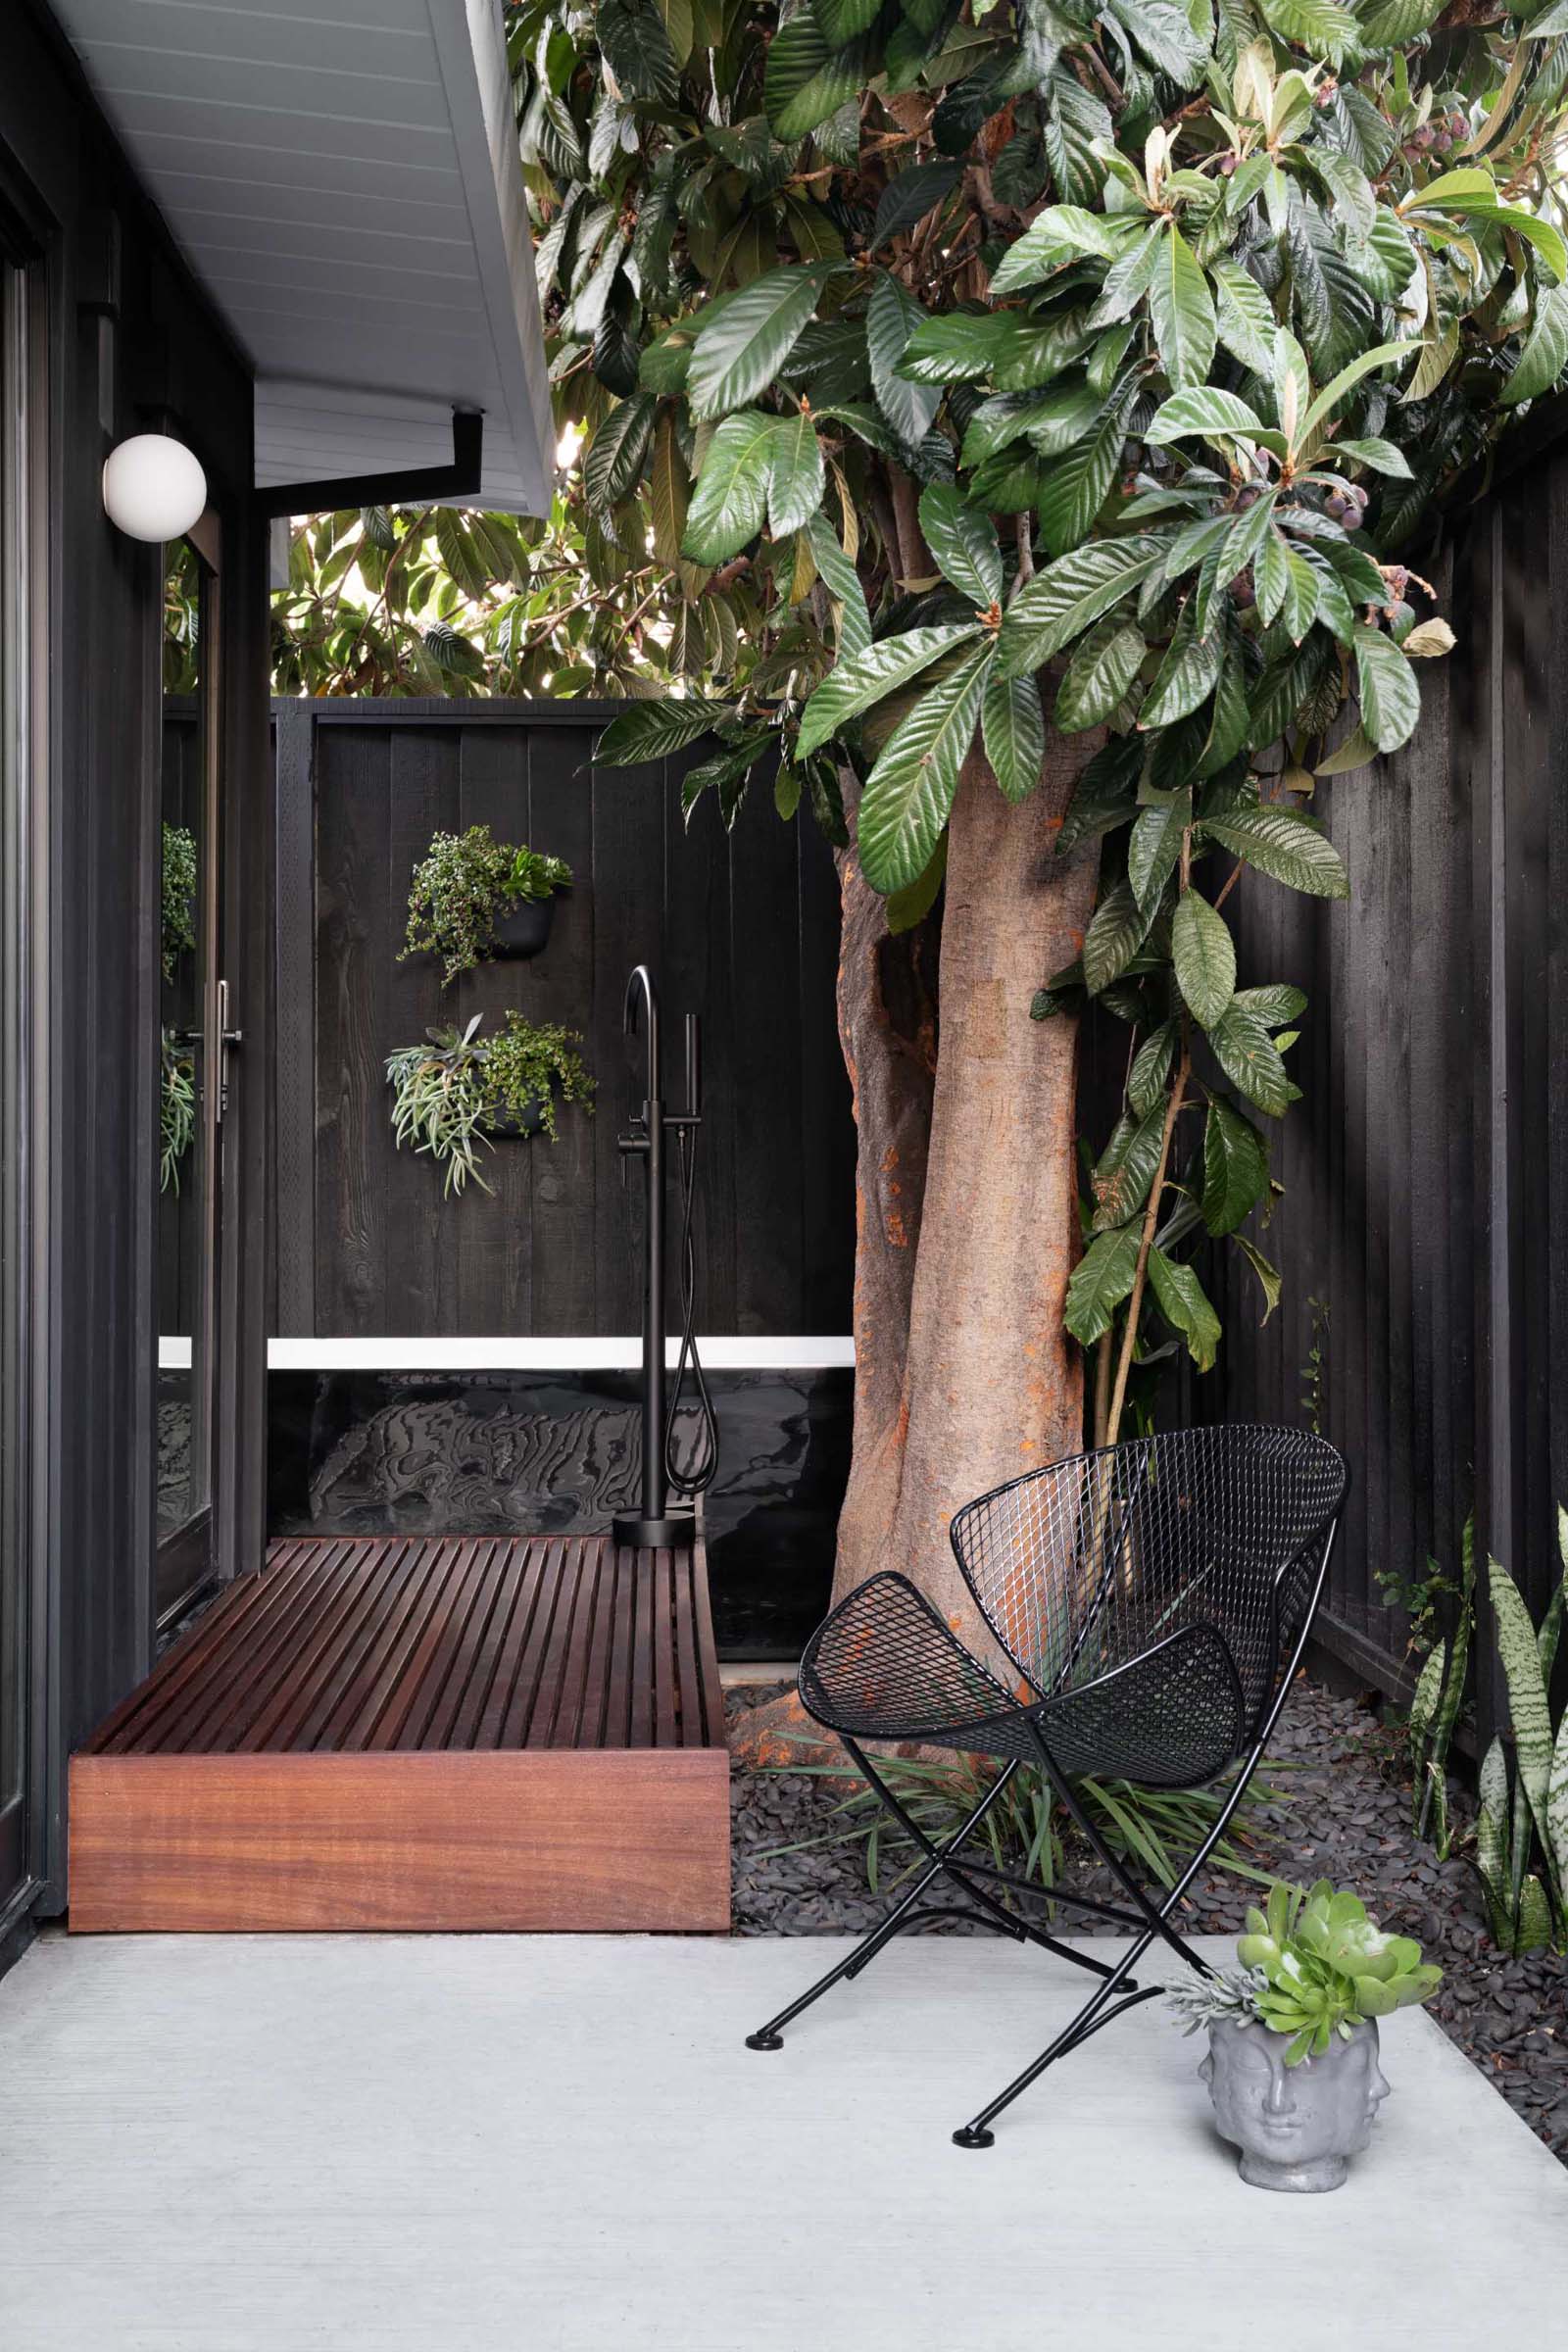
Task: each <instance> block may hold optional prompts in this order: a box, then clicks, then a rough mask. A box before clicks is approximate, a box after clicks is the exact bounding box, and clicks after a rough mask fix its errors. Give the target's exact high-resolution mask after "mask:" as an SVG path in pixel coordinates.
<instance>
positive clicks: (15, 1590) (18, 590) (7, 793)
mask: <svg viewBox="0 0 1568 2352" xmlns="http://www.w3.org/2000/svg"><path fill="white" fill-rule="evenodd" d="M26 291H27V278H26V275H25V272H24V271H23V270H19V269H17V268H15V267H13V266H12V265H11V264H10V263H9V262H8V261H7V260H6V258H5V256H4V254H3V253H0V1915H3V1914H4V1912H5V1910H6V1907H7V1904H8V1903H9V1902H10V1901H11V1899H12V1898H13V1896H15V1895H16V1894H17V1893H18V1892H19V1890H20V1889H21V1887H23V1886H24V1884H25V1881H26V1879H27V1878H28V1876H29V1862H30V1855H29V1851H28V1847H29V1834H28V1818H27V1788H28V1769H27V1768H28V1759H29V1752H30V1743H31V1742H30V1725H29V1714H28V1703H27V1702H28V1695H29V1686H30V1682H31V1659H32V1646H31V1629H30V1623H29V1618H30V1611H29V1606H28V1601H29V1592H28V1584H29V1576H28V1562H29V1558H30V1545H29V1543H28V1522H29V1506H28V1496H29V1492H30V1490H29V1482H28V1476H27V1460H28V1399H29V1386H30V1384H29V1360H28V1359H29V1330H30V1325H29V1318H28V1305H27V1300H28V1285H27V1273H26V1268H27V1234H28V1220H27V1188H28V1182H29V1172H30V1162H29V1158H28V1150H27V1145H28V1123H27V1117H26V1107H27V1099H28V1092H29V1083H30V1070H29V1060H28V1053H27V1031H28V1022H29V1018H30V1009H29V1008H30V1004H31V991H30V988H29V986H28V972H29V966H30V953H29V926H28V902H29V895H30V890H31V878H32V868H33V857H32V839H31V829H30V824H29V807H30V799H31V787H30V775H31V756H30V743H31V729H30V726H29V712H28V702H27V686H28V662H29V650H28V633H27V627H26V608H27V586H28V581H29V577H30V564H29V548H28V539H27V513H26V503H25V493H26V477H27V468H26V451H27V445H28V436H27V418H28V413H29V412H28V400H27V375H28V370H27V365H26V360H27V341H26V328H27V315H26Z"/></svg>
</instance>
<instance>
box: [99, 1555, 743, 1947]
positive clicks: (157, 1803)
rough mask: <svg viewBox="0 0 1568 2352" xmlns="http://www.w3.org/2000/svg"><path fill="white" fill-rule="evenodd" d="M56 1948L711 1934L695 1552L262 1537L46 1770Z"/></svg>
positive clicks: (717, 1815)
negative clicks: (396, 1936)
mask: <svg viewBox="0 0 1568 2352" xmlns="http://www.w3.org/2000/svg"><path fill="white" fill-rule="evenodd" d="M70 1899H71V1913H70V1921H71V1926H72V1928H73V1930H76V1931H78V1932H82V1931H85V1932H88V1933H93V1932H99V1933H102V1932H111V1931H116V1930H119V1931H126V1930H140V1931H150V1930H164V1931H171V1932H194V1933H201V1932H224V1931H226V1932H241V1931H261V1930H272V1931H310V1930H348V1929H377V1928H384V1929H398V1930H404V1931H421V1930H443V1931H451V1930H463V1929H475V1930H512V1931H522V1930H536V1929H580V1930H591V1929H609V1930H638V1931H648V1930H653V1929H667V1930H685V1931H688V1932H691V1931H705V1930H706V1931H722V1930H724V1929H727V1927H728V1925H729V1765H728V1756H727V1752H726V1749H725V1746H724V1716H723V1694H722V1691H721V1688H720V1684H719V1676H718V1662H717V1657H716V1653H715V1651H714V1647H713V1634H712V1621H711V1610H710V1606H709V1595H708V1576H707V1561H706V1557H705V1554H704V1550H703V1547H702V1544H701V1543H699V1544H698V1545H697V1546H696V1548H695V1550H694V1551H693V1552H691V1553H682V1552H678V1551H635V1550H632V1549H629V1548H627V1547H624V1546H617V1545H616V1544H613V1543H612V1542H611V1541H610V1540H609V1539H608V1538H606V1537H602V1536H549V1537H518V1538H504V1537H503V1538H492V1537H481V1538H462V1537H445V1538H428V1537H424V1538H417V1539H404V1538H390V1537H360V1538H336V1539H316V1538H301V1539H291V1540H288V1541H285V1542H280V1543H278V1544H274V1545H273V1546H272V1548H271V1552H270V1556H269V1560H268V1564H267V1566H266V1567H265V1569H263V1570H261V1571H260V1572H259V1573H258V1574H257V1575H255V1576H253V1577H250V1578H247V1579H245V1580H244V1581H243V1582H241V1583H240V1584H237V1585H236V1586H234V1587H233V1588H232V1589H231V1590H230V1591H229V1592H228V1593H224V1594H223V1595H222V1597H221V1599H220V1600H219V1601H218V1602H217V1603H216V1604H215V1605H214V1606H213V1608H212V1609H211V1610H209V1611H208V1613H207V1615H206V1616H204V1617H203V1618H202V1619H201V1620H200V1621H199V1622H198V1623H197V1624H196V1625H195V1626H194V1627H193V1628H192V1629H191V1630H190V1632H189V1633H187V1634H186V1635H185V1636H184V1637H183V1638H182V1639H181V1640H180V1641H179V1642H176V1643H175V1644H174V1645H173V1647H172V1648H171V1649H170V1650H169V1652H168V1653H167V1654H166V1656H165V1657H164V1658H162V1659H161V1660H160V1661H159V1664H158V1665H157V1667H156V1668H155V1669H154V1671H153V1672H152V1674H150V1675H149V1676H148V1677H147V1679H146V1681H145V1682H143V1683H142V1684H141V1685H139V1686H138V1688H137V1689H136V1690H135V1691H132V1692H130V1694H129V1695H128V1696H127V1697H126V1699H125V1700H124V1701H123V1704H122V1705H121V1706H119V1707H117V1708H116V1710H115V1712H114V1713H113V1714H112V1715H111V1716H110V1717H109V1718H108V1720H107V1721H106V1722H105V1723H104V1724H102V1725H101V1726H100V1727H99V1729H98V1731H97V1732H96V1733H95V1734H94V1735H93V1737H92V1739H91V1740H88V1741H87V1742H86V1744H85V1745H84V1746H83V1747H82V1748H81V1749H80V1750H79V1751H78V1752H77V1753H76V1754H75V1755H74V1756H73V1759H72V1763H71V1887H70Z"/></svg>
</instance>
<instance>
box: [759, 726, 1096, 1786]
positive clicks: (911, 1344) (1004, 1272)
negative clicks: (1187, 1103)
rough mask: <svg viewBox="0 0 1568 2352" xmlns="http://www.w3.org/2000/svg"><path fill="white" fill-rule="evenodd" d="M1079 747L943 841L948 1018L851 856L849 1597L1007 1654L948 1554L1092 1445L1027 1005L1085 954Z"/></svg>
mask: <svg viewBox="0 0 1568 2352" xmlns="http://www.w3.org/2000/svg"><path fill="white" fill-rule="evenodd" d="M1092 748H1093V745H1092V744H1091V743H1086V742H1084V741H1083V739H1081V738H1079V739H1075V740H1072V741H1063V740H1059V739H1057V738H1055V737H1053V738H1052V739H1051V740H1050V743H1049V745H1048V749H1047V754H1046V763H1045V768H1044V772H1043V775H1042V779H1041V784H1040V788H1039V790H1038V791H1037V792H1035V793H1033V794H1032V795H1031V796H1030V798H1029V799H1028V800H1027V801H1025V802H1023V803H1022V804H1021V805H1020V806H1017V807H1012V806H1009V804H1008V803H1007V802H1006V801H1005V800H1004V799H1003V797H1002V795H1001V793H1000V792H999V791H998V790H997V786H996V782H995V779H994V778H993V776H992V774H991V770H990V767H989V765H988V764H987V763H986V761H985V760H984V759H983V758H981V757H980V755H979V754H978V752H976V753H975V754H973V755H971V757H970V759H969V760H968V762H967V763H966V765H965V768H964V772H963V775H962V778H961V779H960V782H959V786H958V793H957V798H956V802H955V804H954V810H953V818H952V824H951V827H950V832H949V842H948V870H947V886H946V898H945V903H944V908H943V914H942V939H941V960H940V1013H941V1031H940V1050H937V1024H936V1007H935V1006H933V1005H931V1004H930V1001H929V997H928V994H927V991H926V988H925V985H924V978H925V973H924V964H923V960H922V954H921V948H920V944H919V941H920V935H919V934H918V933H911V934H909V935H907V940H905V939H898V940H895V939H890V938H889V935H888V932H887V926H886V918H885V913H884V910H883V905H882V902H881V901H880V900H879V899H877V897H876V895H875V894H874V893H873V892H872V891H870V890H869V889H868V888H867V886H866V884H865V882H864V881H863V879H862V878H861V876H860V872H859V867H858V860H857V858H856V857H855V853H854V851H853V849H852V850H851V851H850V852H848V853H847V854H846V855H845V856H844V858H842V860H841V878H842V884H843V892H844V946H843V953H842V956H841V959H840V965H839V1033H840V1036H841V1039H842V1041H843V1046H844V1056H845V1061H846V1063H847V1065H848V1068H849V1073H850V1081H851V1085H852V1087H853V1089H854V1095H855V1112H856V1124H857V1131H858V1166H857V1247H856V1281H855V1315H854V1322H855V1349H856V1374H855V1444H854V1452H853V1457H852V1466H851V1471H850V1482H849V1490H848V1493H847V1495H846V1496H845V1503H844V1509H843V1513H842V1515H841V1517H840V1520H839V1537H838V1559H837V1565H836V1569H835V1574H834V1580H833V1597H834V1600H835V1601H838V1600H840V1599H842V1598H843V1597H844V1595H845V1594H846V1593H849V1592H851V1591H853V1589H854V1588H855V1587H856V1586H857V1585H858V1584H860V1583H862V1582H863V1581H864V1579H865V1578H866V1577H868V1576H870V1575H872V1574H873V1573H874V1572H875V1571H876V1570H877V1569H879V1568H897V1569H900V1570H901V1571H902V1572H903V1573H904V1574H905V1575H906V1576H907V1577H909V1578H910V1579H911V1580H912V1581H913V1582H914V1583H915V1584H917V1585H919V1586H920V1588H921V1589H922V1591H924V1592H925V1593H928V1594H929V1595H930V1597H931V1598H932V1600H933V1601H934V1602H935V1603H936V1605H937V1607H938V1608H939V1609H940V1610H941V1612H942V1615H943V1616H944V1618H945V1619H946V1620H947V1621H948V1623H949V1624H951V1625H952V1626H953V1627H954V1629H955V1631H956V1632H957V1633H958V1634H959V1635H960V1637H961V1638H963V1639H964V1640H966V1641H969V1642H971V1643H973V1644H974V1645H976V1646H977V1647H979V1648H981V1649H982V1651H983V1650H984V1649H985V1648H986V1647H987V1646H988V1643H987V1639H986V1637H985V1634H984V1629H983V1627H982V1626H981V1624H980V1622H979V1619H978V1614H977V1612H976V1611H975V1609H974V1605H973V1602H972V1601H971V1600H970V1598H969V1594H968V1592H967V1589H966V1588H965V1586H964V1584H963V1581H962V1579H961V1577H960V1576H959V1574H958V1569H957V1564H956V1561H955V1559H954V1557H953V1552H952V1549H951V1546H950V1544H949V1542H948V1528H949V1525H950V1523H951V1521H952V1518H953V1514H954V1512H955V1511H956V1509H957V1508H958V1506H959V1505H960V1503H963V1502H966V1501H968V1500H969V1499H970V1498H971V1497H972V1496H974V1495H981V1494H984V1493H985V1492H986V1490H987V1489H988V1488H991V1487H995V1486H1000V1485H1001V1484H1002V1483H1003V1482H1004V1480H1005V1479H1008V1478H1014V1477H1016V1476H1018V1475H1019V1474H1020V1473H1021V1472H1023V1471H1025V1470H1029V1469H1033V1468H1037V1467H1039V1466H1041V1465H1043V1464H1045V1463H1047V1462H1049V1461H1052V1460H1053V1459H1054V1458H1055V1457H1056V1456H1057V1455H1059V1454H1063V1453H1070V1452H1072V1451H1073V1450H1074V1449H1075V1448H1076V1447H1077V1446H1079V1445H1080V1443H1081V1442H1082V1430H1083V1384H1082V1368H1081V1363H1080V1358H1079V1354H1078V1350H1077V1348H1076V1347H1075V1346H1074V1344H1073V1343H1072V1342H1071V1341H1070V1340H1069V1339H1068V1337H1067V1334H1066V1332H1065V1331H1064V1329H1063V1327H1062V1320H1061V1317H1062V1309H1063V1305H1064V1303H1065V1294H1066V1286H1067V1277H1068V1275H1069V1274H1070V1273H1071V1271H1072V1268H1073V1264H1074V1262H1075V1260H1076V1258H1077V1254H1078V1238H1077V1236H1078V1220H1077V1171H1076V1164H1075V1158H1074V1141H1075V1111H1076V1103H1075V1092H1076V1089H1075V1079H1076V1061H1077V1032H1076V1024H1075V1023H1074V1022H1072V1021H1071V1020H1070V1019H1067V1018H1065V1017H1060V1016H1058V1017H1057V1018H1055V1019H1054V1020H1050V1021H1044V1022H1040V1021H1031V1020H1030V1018H1029V1000H1030V998H1031V996H1032V995H1033V994H1034V991H1035V990H1036V989H1037V988H1038V987H1039V986H1040V985H1041V983H1042V982H1043V981H1044V980H1046V979H1048V978H1049V977H1050V976H1051V974H1052V973H1054V972H1055V971H1058V970H1059V969H1060V968H1061V967H1062V965H1064V964H1067V963H1070V962H1071V961H1072V960H1073V958H1074V956H1076V955H1077V954H1078V952H1079V950H1080V948H1081V947H1082V945H1083V934H1084V929H1085V926H1086V924H1087V922H1088V920H1089V915H1090V912H1091V909H1092V907H1093V904H1094V892H1095V878H1096V871H1097V865H1098V860H1097V858H1096V856H1095V854H1094V852H1093V850H1092V849H1091V850H1086V851H1084V852H1083V853H1081V854H1080V855H1078V856H1076V857H1073V858H1068V859H1065V860H1063V861H1062V862H1061V863H1059V864H1058V863H1057V862H1056V861H1055V860H1054V858H1053V856H1052V845H1053V842H1054V838H1055V835H1056V831H1057V828H1058V827H1059V825H1060V822H1061V818H1062V814H1063V812H1064V810H1065V809H1066V806H1067V802H1068V800H1069V799H1070V797H1071V792H1072V786H1073V782H1074V780H1075V778H1076V775H1077V772H1078V770H1079V768H1080V766H1081V765H1082V764H1083V761H1084V760H1085V759H1086V758H1087V756H1088V753H1089V751H1090V750H1091V749H1092ZM803 1735H805V1736H809V1734H808V1733H807V1727H805V1722H804V1718H803V1717H802V1715H801V1713H800V1710H799V1707H798V1704H796V1703H794V1702H791V1703H789V1704H780V1705H778V1706H776V1707H772V1708H763V1709H760V1710H758V1711H757V1715H756V1719H755V1721H754V1722H752V1723H751V1724H749V1725H748V1727H747V1735H746V1740H745V1747H746V1751H747V1752H748V1754H750V1755H751V1756H752V1757H753V1758H754V1759H756V1760H757V1761H762V1762H773V1763H778V1762H783V1761H787V1760H788V1759H789V1757H790V1755H791V1754H794V1755H796V1756H797V1757H800V1756H802V1755H804V1753H805V1752H806V1751H805V1749H804V1748H803V1747H802V1746H801V1745H800V1741H801V1740H802V1738H803Z"/></svg>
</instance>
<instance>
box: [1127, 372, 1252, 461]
mask: <svg viewBox="0 0 1568 2352" xmlns="http://www.w3.org/2000/svg"><path fill="white" fill-rule="evenodd" d="M1200 435H1201V437H1202V438H1203V439H1205V440H1209V441H1214V440H1221V441H1237V440H1240V441H1256V442H1261V443H1265V444H1266V443H1271V442H1273V441H1275V440H1277V439H1278V438H1279V436H1278V435H1277V434H1275V433H1273V432H1272V431H1271V430H1270V429H1269V427H1268V426H1267V425H1266V424H1265V423H1264V422H1263V419H1262V417H1259V416H1258V415H1257V413H1256V411H1255V410H1253V409H1250V408H1249V406H1248V404H1247V402H1246V401H1245V400H1242V399H1239V398H1238V396H1237V395H1236V393H1234V392H1222V391H1221V390H1220V388H1219V386H1218V385H1217V384H1200V385H1197V386H1195V387H1194V389H1193V390H1192V391H1190V392H1173V393H1172V394H1171V396H1170V398H1169V400H1166V401H1162V402H1161V403H1160V406H1159V409H1158V410H1157V412H1156V413H1155V416H1154V420H1153V422H1152V424H1151V425H1150V426H1149V428H1148V430H1147V432H1146V433H1145V434H1144V439H1145V440H1146V441H1150V442H1152V443H1153V444H1154V445H1155V446H1156V447H1158V446H1160V445H1161V444H1163V443H1166V442H1171V441H1183V440H1187V439H1191V438H1196V437H1198V436H1200Z"/></svg>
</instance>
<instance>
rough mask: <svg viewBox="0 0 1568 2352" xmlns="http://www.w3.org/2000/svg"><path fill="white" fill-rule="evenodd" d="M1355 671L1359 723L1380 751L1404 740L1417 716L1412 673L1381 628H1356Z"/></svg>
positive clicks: (1418, 696) (1418, 702) (1391, 749)
mask: <svg viewBox="0 0 1568 2352" xmlns="http://www.w3.org/2000/svg"><path fill="white" fill-rule="evenodd" d="M1355 670H1356V677H1357V680H1358V682H1359V685H1360V689H1361V724H1362V725H1363V726H1364V727H1365V729H1366V731H1367V734H1368V736H1369V737H1370V739H1371V741H1372V742H1373V743H1375V744H1376V745H1377V747H1378V750H1379V751H1380V752H1397V750H1398V748H1399V746H1400V744H1401V743H1408V741H1409V739H1410V737H1411V736H1412V735H1413V734H1414V732H1415V723H1416V720H1417V719H1418V718H1419V717H1420V715H1421V689H1420V688H1419V687H1418V686H1417V684H1416V682H1415V672H1414V670H1413V669H1412V668H1411V667H1410V664H1409V662H1407V661H1406V660H1405V658H1404V656H1403V654H1401V653H1400V651H1399V649H1398V647H1397V645H1396V644H1395V642H1394V640H1393V638H1392V637H1386V636H1385V635H1384V634H1383V631H1382V630H1381V629H1368V628H1357V630H1356V632H1355Z"/></svg>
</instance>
